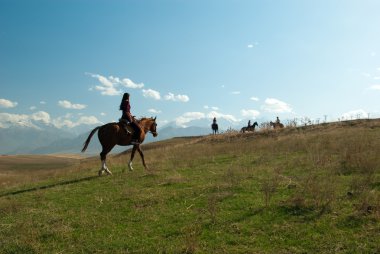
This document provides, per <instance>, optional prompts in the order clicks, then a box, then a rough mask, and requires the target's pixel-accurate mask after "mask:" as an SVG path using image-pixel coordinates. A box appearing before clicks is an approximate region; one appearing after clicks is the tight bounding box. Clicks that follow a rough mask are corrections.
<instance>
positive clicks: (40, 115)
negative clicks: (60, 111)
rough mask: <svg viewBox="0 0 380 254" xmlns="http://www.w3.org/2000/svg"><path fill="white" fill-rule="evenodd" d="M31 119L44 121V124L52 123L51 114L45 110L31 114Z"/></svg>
mask: <svg viewBox="0 0 380 254" xmlns="http://www.w3.org/2000/svg"><path fill="white" fill-rule="evenodd" d="M30 119H31V120H33V121H39V122H43V123H44V124H49V123H50V115H49V113H47V112H45V111H38V112H36V113H33V114H31V115H30Z"/></svg>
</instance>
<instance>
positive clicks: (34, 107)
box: [29, 106, 37, 110]
mask: <svg viewBox="0 0 380 254" xmlns="http://www.w3.org/2000/svg"><path fill="white" fill-rule="evenodd" d="M29 109H30V110H36V109H37V107H36V106H31V107H30V108H29Z"/></svg>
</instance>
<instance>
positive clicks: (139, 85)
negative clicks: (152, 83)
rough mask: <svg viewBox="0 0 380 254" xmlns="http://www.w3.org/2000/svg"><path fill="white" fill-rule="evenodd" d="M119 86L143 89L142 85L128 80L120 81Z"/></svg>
mask: <svg viewBox="0 0 380 254" xmlns="http://www.w3.org/2000/svg"><path fill="white" fill-rule="evenodd" d="M121 84H122V85H123V86H125V87H127V88H143V87H144V84H143V83H140V84H136V83H134V82H133V81H132V80H130V79H128V78H125V79H122V80H121Z"/></svg>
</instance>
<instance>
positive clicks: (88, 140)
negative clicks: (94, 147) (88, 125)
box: [82, 126, 102, 153]
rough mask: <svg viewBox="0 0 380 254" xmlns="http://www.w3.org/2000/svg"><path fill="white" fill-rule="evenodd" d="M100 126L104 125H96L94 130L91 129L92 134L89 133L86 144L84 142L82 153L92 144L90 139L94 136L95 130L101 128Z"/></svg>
mask: <svg viewBox="0 0 380 254" xmlns="http://www.w3.org/2000/svg"><path fill="white" fill-rule="evenodd" d="M100 127H102V126H98V127H96V128H95V129H93V130H92V131H91V133H90V135H88V138H87V140H86V142H84V144H83V149H82V153H84V151H86V149H87V147H88V144H90V140H91V138H92V136H94V134H95V132H96V131H97V130H99V128H100Z"/></svg>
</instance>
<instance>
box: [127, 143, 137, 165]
mask: <svg viewBox="0 0 380 254" xmlns="http://www.w3.org/2000/svg"><path fill="white" fill-rule="evenodd" d="M136 149H137V145H134V146H133V148H132V152H131V159H129V163H128V167H129V170H130V171H133V167H132V160H133V157H135V152H136Z"/></svg>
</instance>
